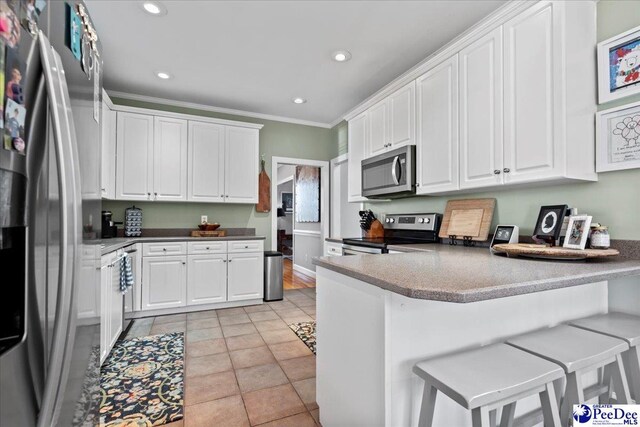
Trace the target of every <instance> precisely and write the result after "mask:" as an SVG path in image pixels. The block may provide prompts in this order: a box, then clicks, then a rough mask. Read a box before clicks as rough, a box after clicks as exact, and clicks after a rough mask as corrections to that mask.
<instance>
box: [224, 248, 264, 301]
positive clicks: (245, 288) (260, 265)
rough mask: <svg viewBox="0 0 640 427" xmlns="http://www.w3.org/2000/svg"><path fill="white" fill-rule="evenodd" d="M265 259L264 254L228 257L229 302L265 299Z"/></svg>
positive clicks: (244, 254) (243, 254) (230, 255)
mask: <svg viewBox="0 0 640 427" xmlns="http://www.w3.org/2000/svg"><path fill="white" fill-rule="evenodd" d="M263 270H264V259H263V253H262V252H253V253H232V254H229V255H228V265H227V283H228V297H227V299H228V301H242V300H249V299H261V298H262V297H263V290H264V289H263V281H264V278H263Z"/></svg>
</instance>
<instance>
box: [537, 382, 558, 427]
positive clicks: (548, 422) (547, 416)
mask: <svg viewBox="0 0 640 427" xmlns="http://www.w3.org/2000/svg"><path fill="white" fill-rule="evenodd" d="M540 403H541V404H542V414H543V415H544V427H561V426H562V425H561V423H560V411H559V410H558V400H557V399H556V392H555V390H554V388H553V385H552V384H547V385H546V386H545V390H544V391H542V392H540Z"/></svg>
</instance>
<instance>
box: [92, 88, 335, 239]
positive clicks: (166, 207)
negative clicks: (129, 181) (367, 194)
mask: <svg viewBox="0 0 640 427" xmlns="http://www.w3.org/2000/svg"><path fill="white" fill-rule="evenodd" d="M112 101H113V102H114V103H115V104H118V105H127V106H131V107H140V108H151V109H155V110H164V111H171V112H175V113H183V114H193V115H198V116H205V117H215V118H220V119H228V120H236V121H243V122H251V123H262V124H264V127H263V128H262V129H261V130H260V154H264V155H265V160H266V169H267V173H268V174H269V176H271V158H272V156H279V157H293V158H300V159H312V160H331V159H332V158H334V157H336V156H337V155H338V149H337V145H336V143H335V140H336V139H335V138H334V136H333V135H334V132H333V130H331V129H323V128H319V127H313V126H304V125H297V124H291V123H283V122H276V121H271V120H261V119H256V118H252V117H244V116H235V115H230V114H219V113H213V112H209V111H201V110H195V109H189V108H180V107H174V106H168V105H159V104H152V103H147V102H138V101H131V100H125V99H120V98H113V99H112ZM271 178H272V180H273V177H271ZM133 204H134V203H133V202H130V201H110V200H105V201H103V203H102V207H103V209H107V210H111V211H112V212H113V214H114V220H115V221H122V220H123V218H124V210H125V209H126V208H127V207H129V206H131V205H133ZM135 205H136V206H138V207H140V208H142V209H143V221H144V222H143V226H144V227H145V228H182V227H195V225H196V224H198V223H199V222H200V215H208V216H209V222H219V223H220V224H222V227H252V228H255V229H256V233H257V234H259V235H264V236H267V241H266V243H265V247H270V246H269V245H270V244H271V243H270V242H271V219H270V218H271V217H270V215H271V213H257V212H256V210H255V205H241V204H224V203H177V202H140V203H138V202H136V203H135Z"/></svg>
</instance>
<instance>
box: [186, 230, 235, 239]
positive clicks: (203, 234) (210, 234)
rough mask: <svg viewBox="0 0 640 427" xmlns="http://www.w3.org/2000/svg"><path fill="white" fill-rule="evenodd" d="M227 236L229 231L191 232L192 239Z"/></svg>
mask: <svg viewBox="0 0 640 427" xmlns="http://www.w3.org/2000/svg"><path fill="white" fill-rule="evenodd" d="M226 235H227V230H212V231H202V230H191V237H224V236H226Z"/></svg>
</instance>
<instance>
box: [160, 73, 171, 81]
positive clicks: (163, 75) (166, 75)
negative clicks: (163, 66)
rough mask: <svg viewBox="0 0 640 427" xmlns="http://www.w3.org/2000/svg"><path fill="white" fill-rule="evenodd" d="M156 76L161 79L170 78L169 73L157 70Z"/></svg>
mask: <svg viewBox="0 0 640 427" xmlns="http://www.w3.org/2000/svg"><path fill="white" fill-rule="evenodd" d="M156 76H158V78H160V79H162V80H169V79H170V78H171V74H169V73H165V72H164V71H158V72H157V73H156Z"/></svg>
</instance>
